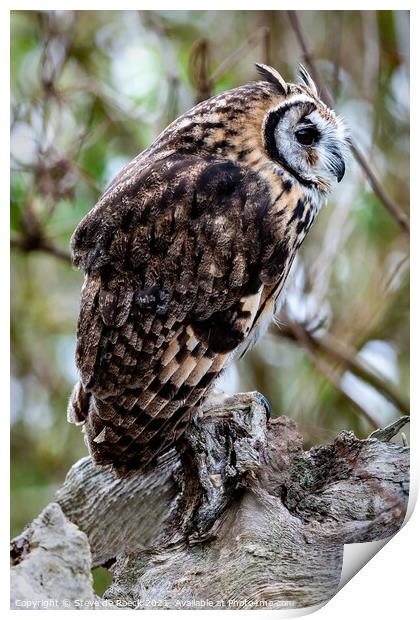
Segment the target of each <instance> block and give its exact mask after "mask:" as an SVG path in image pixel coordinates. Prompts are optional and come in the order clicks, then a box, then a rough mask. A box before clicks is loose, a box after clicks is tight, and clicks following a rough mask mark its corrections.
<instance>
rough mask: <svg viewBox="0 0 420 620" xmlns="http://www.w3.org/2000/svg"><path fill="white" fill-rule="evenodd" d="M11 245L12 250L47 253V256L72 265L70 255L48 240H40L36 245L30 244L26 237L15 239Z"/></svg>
mask: <svg viewBox="0 0 420 620" xmlns="http://www.w3.org/2000/svg"><path fill="white" fill-rule="evenodd" d="M10 245H11V247H12V248H16V249H18V250H21V251H22V252H34V251H37V252H45V253H46V254H51V256H54V257H55V258H59V259H60V260H62V261H65V262H66V263H69V264H71V256H70V254H69V253H68V252H66V251H65V250H62V249H61V248H59V247H58V246H56V245H54V244H53V243H52V242H51V241H48V240H46V239H40V240H39V241H37V242H36V243H35V244H34V243H32V242H30V243H28V240H27V239H25V237H14V238H13V239H11V240H10Z"/></svg>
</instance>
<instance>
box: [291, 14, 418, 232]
mask: <svg viewBox="0 0 420 620" xmlns="http://www.w3.org/2000/svg"><path fill="white" fill-rule="evenodd" d="M287 13H288V16H289V19H290V23H291V25H292V28H293V30H294V32H295V34H296V37H297V39H298V41H299V44H300V46H301V48H302V53H303V57H304V59H305V62H306V64H307V65H308V67H309V69H310V72H311V74H312V77H313V79H314V80H315V82H316V84H317V86H318V88H319V90H320V94H321V98H322V99H323V100H324V101H325V103H326V104H327V105H328V106H329V107H331V108H333V107H334V100H333V98H332V96H331V95H330V93H329V92H328V89H327V88H326V86H325V84H324V82H323V80H322V77H321V74H320V72H319V71H318V67H317V66H316V63H315V59H314V56H313V53H312V52H311V50H310V48H309V45H308V42H307V39H306V37H305V34H304V32H303V30H302V27H301V25H300V22H299V18H298V16H297V13H296V11H287ZM350 148H351V151H352V153H353V155H354V158H355V159H356V161H357V162H358V164H359V165H360V167H361V168H362V169H363V170H364V172H365V174H366V177H367V179H368V181H369V183H370V186H371V188H372V190H373V191H374V193H375V194H376V196H377V197H378V198H379V200H380V201H381V202H382V204H383V205H384V207H385V208H386V209H387V210H388V211H389V212H390V214H391V215H392V216H393V217H394V219H395V220H396V221H397V222H398V224H399V225H400V226H401V228H402V229H403V231H404V232H405V233H406V234H407V235H409V234H410V225H409V220H408V217H407V215H406V214H405V213H404V212H403V211H402V210H401V209H400V207H399V206H398V205H397V203H396V202H395V201H394V200H393V199H392V198H391V197H390V196H388V194H387V193H386V192H385V190H384V188H383V186H382V184H381V183H380V181H379V179H378V178H377V177H376V175H375V173H374V172H373V170H372V168H371V167H370V165H369V163H368V162H367V160H366V158H365V156H364V155H363V154H362V152H361V151H360V149H359V147H358V146H357V144H355V142H354V141H351V143H350Z"/></svg>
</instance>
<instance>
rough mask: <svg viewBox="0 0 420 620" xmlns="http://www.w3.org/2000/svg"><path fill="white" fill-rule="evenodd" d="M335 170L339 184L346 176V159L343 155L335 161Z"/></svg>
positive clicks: (338, 156)
mask: <svg viewBox="0 0 420 620" xmlns="http://www.w3.org/2000/svg"><path fill="white" fill-rule="evenodd" d="M333 168H334V174H335V176H336V178H337V183H340V181H341V179H342V178H343V176H344V173H345V172H346V164H345V163H344V159H343V157H342V156H341V155H337V157H336V158H335V159H334V164H333Z"/></svg>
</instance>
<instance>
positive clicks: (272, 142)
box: [264, 95, 348, 193]
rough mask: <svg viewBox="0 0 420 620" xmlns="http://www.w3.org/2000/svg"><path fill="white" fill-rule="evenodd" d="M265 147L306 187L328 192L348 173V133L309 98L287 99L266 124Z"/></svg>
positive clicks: (329, 111)
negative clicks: (334, 183)
mask: <svg viewBox="0 0 420 620" xmlns="http://www.w3.org/2000/svg"><path fill="white" fill-rule="evenodd" d="M264 138H265V146H266V149H267V152H268V154H269V155H270V157H271V159H272V160H273V161H275V162H277V163H279V164H280V165H281V166H282V167H283V168H285V169H286V170H287V172H289V173H290V174H291V175H292V176H294V177H295V178H296V179H297V180H298V181H299V182H300V183H302V184H303V185H306V186H309V187H311V188H313V189H317V190H319V191H320V192H321V193H326V192H328V191H329V190H330V189H331V186H332V183H333V182H334V181H338V182H340V181H341V179H342V178H343V176H344V172H345V157H346V154H347V150H348V138H347V136H346V130H345V128H344V126H343V124H342V122H341V121H340V119H338V118H337V117H336V115H335V114H334V112H333V111H332V110H330V109H329V108H327V107H326V106H325V105H324V104H322V103H321V102H319V100H318V101H316V100H313V99H311V98H310V97H307V96H306V95H303V96H295V97H292V98H290V99H286V101H284V102H283V103H282V104H281V105H280V107H279V108H277V109H276V110H274V111H271V112H270V114H269V115H268V118H267V120H266V123H265V130H264Z"/></svg>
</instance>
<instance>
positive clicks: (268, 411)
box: [255, 392, 271, 420]
mask: <svg viewBox="0 0 420 620" xmlns="http://www.w3.org/2000/svg"><path fill="white" fill-rule="evenodd" d="M255 396H256V397H257V399H258V400H259V401H260V403H261V405H262V406H263V407H264V409H265V415H266V416H267V420H269V419H270V416H271V405H270V403H269V401H268V399H267V398H266V397H265V396H264V394H261V392H255Z"/></svg>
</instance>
